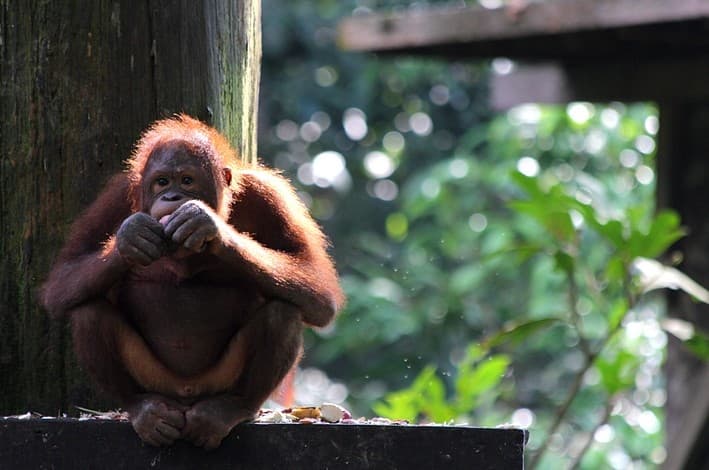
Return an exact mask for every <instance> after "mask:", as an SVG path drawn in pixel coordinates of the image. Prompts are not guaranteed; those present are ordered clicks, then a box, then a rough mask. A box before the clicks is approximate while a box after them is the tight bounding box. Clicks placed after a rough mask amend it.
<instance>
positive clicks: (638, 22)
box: [339, 0, 709, 58]
mask: <svg viewBox="0 0 709 470" xmlns="http://www.w3.org/2000/svg"><path fill="white" fill-rule="evenodd" d="M520 3H522V4H523V6H520V7H518V8H511V7H508V8H499V9H494V10H489V9H485V8H482V7H479V6H475V7H443V8H426V9H412V10H407V11H404V12H393V13H383V14H370V15H362V16H354V17H351V18H347V19H345V20H343V21H342V22H341V23H340V27H339V44H340V46H341V47H342V48H344V49H347V50H352V51H379V52H412V53H434V54H445V55H461V56H467V57H494V56H496V55H502V56H506V57H529V58H544V57H559V56H563V55H569V54H573V55H576V56H599V57H600V56H601V55H607V54H623V55H627V56H635V55H637V54H638V52H640V53H643V51H645V52H644V53H645V54H647V55H650V54H657V53H658V49H659V50H660V51H664V50H666V51H667V52H668V53H670V52H672V54H671V55H674V54H675V53H692V52H694V51H702V50H703V51H707V50H708V48H709V37H708V36H709V35H707V31H709V30H708V29H707V21H708V20H709V2H707V1H705V0H682V1H679V2H669V1H667V0H643V2H642V4H638V2H637V0H553V1H548V2H538V3H537V2H534V3H527V4H524V3H523V2H520ZM658 28H659V32H661V33H662V34H659V35H658V34H657V33H658ZM530 41H531V42H530ZM560 41H561V42H560ZM618 43H621V44H624V45H625V46H626V47H625V48H618V47H616V46H617V44H618Z"/></svg>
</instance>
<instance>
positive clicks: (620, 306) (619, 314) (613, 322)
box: [608, 299, 628, 331]
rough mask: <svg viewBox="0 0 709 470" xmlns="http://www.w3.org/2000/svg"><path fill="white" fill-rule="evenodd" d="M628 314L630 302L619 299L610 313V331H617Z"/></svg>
mask: <svg viewBox="0 0 709 470" xmlns="http://www.w3.org/2000/svg"><path fill="white" fill-rule="evenodd" d="M626 313H628V302H627V301H626V300H625V299H618V300H617V301H616V302H615V303H614V304H613V306H612V307H611V308H610V311H609V312H608V329H609V331H613V330H615V329H616V328H617V327H618V325H620V322H621V321H623V318H625V314H626Z"/></svg>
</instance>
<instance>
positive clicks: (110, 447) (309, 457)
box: [0, 419, 527, 470]
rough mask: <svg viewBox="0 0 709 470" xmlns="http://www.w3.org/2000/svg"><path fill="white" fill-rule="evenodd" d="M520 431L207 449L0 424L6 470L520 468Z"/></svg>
mask: <svg viewBox="0 0 709 470" xmlns="http://www.w3.org/2000/svg"><path fill="white" fill-rule="evenodd" d="M526 437H527V432H526V431H523V430H519V429H488V428H473V427H462V426H394V425H372V424H368V425H359V424H358V425H352V424H310V425H306V424H246V425H241V426H237V428H235V430H234V432H232V434H231V435H230V436H229V437H227V438H226V439H225V440H224V442H223V443H222V446H221V447H220V448H219V449H217V450H215V451H212V452H207V451H204V450H202V449H198V448H195V447H193V446H192V445H189V444H187V443H184V442H178V443H177V444H176V445H174V446H172V447H167V448H154V447H150V446H148V445H146V444H143V443H142V442H141V441H140V440H139V439H138V437H137V436H136V434H135V433H134V432H133V430H132V429H131V427H130V425H129V424H128V423H126V422H118V421H105V420H88V421H78V420H75V419H51V420H48V419H47V420H41V419H32V420H19V419H3V420H0V468H8V469H26V468H29V469H79V468H81V469H101V470H109V469H131V470H132V469H137V468H150V469H153V468H154V469H200V468H209V469H217V468H230V469H270V468H288V469H301V468H303V469H328V468H330V469H340V468H347V469H398V468H401V469H418V468H421V469H445V470H449V469H450V470H452V469H463V468H465V469H470V468H474V469H477V470H484V469H505V470H507V469H521V468H523V451H524V444H525V441H526Z"/></svg>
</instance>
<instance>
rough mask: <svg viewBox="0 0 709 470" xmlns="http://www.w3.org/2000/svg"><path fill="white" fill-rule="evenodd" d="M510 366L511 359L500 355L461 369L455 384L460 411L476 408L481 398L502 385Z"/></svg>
mask: <svg viewBox="0 0 709 470" xmlns="http://www.w3.org/2000/svg"><path fill="white" fill-rule="evenodd" d="M509 365H510V358H509V357H508V356H506V355H503V354H498V355H495V356H492V357H490V358H489V359H488V360H486V361H483V362H480V363H478V364H477V365H475V366H473V367H470V368H468V367H461V369H460V370H459V371H458V377H457V379H456V383H455V390H456V395H457V398H458V404H459V406H460V407H461V409H460V411H463V410H470V409H472V408H474V407H475V405H476V404H477V402H478V399H479V397H480V396H482V395H483V394H485V393H486V392H488V391H490V390H491V389H493V388H494V387H495V386H497V384H499V383H500V381H501V380H502V378H503V377H504V375H505V372H506V371H507V367H509Z"/></svg>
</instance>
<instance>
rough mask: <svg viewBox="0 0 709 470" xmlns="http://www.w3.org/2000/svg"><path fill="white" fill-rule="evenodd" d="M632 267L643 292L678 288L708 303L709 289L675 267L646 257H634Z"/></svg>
mask: <svg viewBox="0 0 709 470" xmlns="http://www.w3.org/2000/svg"><path fill="white" fill-rule="evenodd" d="M632 268H633V270H634V272H635V273H636V274H637V277H638V281H639V283H640V286H641V288H642V290H643V292H649V291H652V290H655V289H663V288H667V289H673V290H677V289H679V290H682V291H684V292H686V293H687V294H689V295H691V296H692V297H694V298H695V299H697V300H699V301H701V302H704V303H709V291H708V290H707V289H705V288H704V287H702V286H700V285H699V284H698V283H697V282H695V281H694V280H693V279H692V278H690V277H689V276H687V275H686V274H684V273H682V272H681V271H679V270H677V269H675V268H672V267H670V266H665V265H664V264H662V263H660V262H659V261H656V260H653V259H648V258H636V259H635V260H633V265H632Z"/></svg>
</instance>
